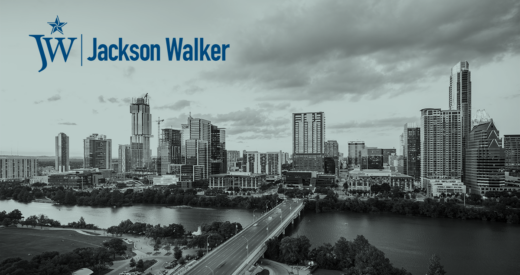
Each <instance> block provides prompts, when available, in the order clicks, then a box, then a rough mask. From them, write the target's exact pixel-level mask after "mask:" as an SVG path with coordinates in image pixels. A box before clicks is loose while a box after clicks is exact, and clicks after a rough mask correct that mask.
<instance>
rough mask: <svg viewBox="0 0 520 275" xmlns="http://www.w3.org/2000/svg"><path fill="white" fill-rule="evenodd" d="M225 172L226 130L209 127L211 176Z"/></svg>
mask: <svg viewBox="0 0 520 275" xmlns="http://www.w3.org/2000/svg"><path fill="white" fill-rule="evenodd" d="M227 171H228V170H227V153H226V130H225V129H224V128H218V127H217V126H215V125H211V174H225V173H227Z"/></svg>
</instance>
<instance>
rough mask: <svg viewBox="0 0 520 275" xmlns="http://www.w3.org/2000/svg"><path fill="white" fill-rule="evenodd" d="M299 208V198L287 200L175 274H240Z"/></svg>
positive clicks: (298, 214) (280, 232) (301, 203)
mask: <svg viewBox="0 0 520 275" xmlns="http://www.w3.org/2000/svg"><path fill="white" fill-rule="evenodd" d="M302 210H303V202H302V201H301V200H299V201H298V200H292V201H291V200H287V201H285V202H283V203H281V204H278V205H277V206H276V207H274V208H273V209H271V210H270V211H269V212H267V213H265V214H264V215H262V216H261V217H260V218H258V219H257V220H256V221H254V222H253V223H251V224H250V225H248V226H246V227H245V228H244V229H243V230H242V231H240V232H239V233H238V234H237V235H235V236H233V237H232V238H230V239H229V240H227V241H226V242H225V243H223V244H221V245H220V246H218V247H217V248H215V249H214V250H213V251H211V252H210V253H208V254H207V255H205V256H204V257H203V258H202V259H200V260H198V261H196V262H195V263H194V264H193V265H191V266H189V267H188V268H186V269H185V270H182V271H179V272H177V273H174V274H175V275H177V274H178V275H181V274H182V275H184V274H189V275H201V274H209V275H218V274H221V275H238V274H244V273H245V271H246V270H247V269H248V268H250V267H251V266H252V265H253V264H254V263H255V262H256V261H257V260H258V259H260V258H261V257H262V256H263V254H264V252H265V250H266V246H265V242H266V241H267V240H268V239H270V238H272V237H275V236H279V235H280V234H282V233H283V232H284V230H285V228H287V226H289V224H291V223H292V222H294V220H295V219H296V218H298V217H299V216H300V212H301V211H302Z"/></svg>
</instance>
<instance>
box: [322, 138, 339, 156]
mask: <svg viewBox="0 0 520 275" xmlns="http://www.w3.org/2000/svg"><path fill="white" fill-rule="evenodd" d="M325 156H326V157H339V151H338V142H337V141H335V140H329V141H327V142H325Z"/></svg>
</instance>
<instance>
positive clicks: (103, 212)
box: [0, 200, 520, 274]
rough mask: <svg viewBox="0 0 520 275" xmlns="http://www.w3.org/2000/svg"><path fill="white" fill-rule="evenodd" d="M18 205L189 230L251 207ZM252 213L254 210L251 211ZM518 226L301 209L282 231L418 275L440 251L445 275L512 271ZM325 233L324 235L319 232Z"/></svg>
mask: <svg viewBox="0 0 520 275" xmlns="http://www.w3.org/2000/svg"><path fill="white" fill-rule="evenodd" d="M14 209H19V210H20V211H21V212H22V213H23V215H24V217H27V216H30V215H37V214H45V215H47V216H49V217H50V218H53V219H57V220H58V221H60V222H61V223H62V224H63V223H69V222H72V221H77V220H79V218H80V217H83V218H84V219H85V220H86V222H87V223H94V224H96V225H97V226H99V227H101V228H107V227H109V226H112V225H117V224H119V222H120V221H122V220H126V219H130V220H132V221H133V222H136V221H139V222H145V223H150V224H158V223H160V224H162V225H166V224H169V223H180V224H182V225H184V226H185V228H186V229H187V230H190V231H193V230H196V229H197V227H198V226H199V225H200V224H202V223H210V222H212V221H231V222H239V223H241V224H242V225H244V226H245V225H247V224H249V223H250V222H252V221H253V211H252V210H244V209H211V208H192V209H174V208H168V207H164V206H150V205H135V206H131V207H121V208H108V207H103V208H93V207H88V206H55V205H52V204H49V203H34V202H33V203H29V204H24V203H18V202H16V201H13V200H9V201H0V210H6V211H7V212H9V211H12V210H14ZM255 215H257V216H258V211H256V212H255ZM519 230H520V228H519V226H516V225H515V226H513V225H507V224H498V223H492V222H480V221H464V220H451V219H431V218H420V217H406V216H398V215H393V214H358V213H350V212H329V213H319V214H316V213H314V212H306V213H304V215H303V216H302V218H301V219H300V221H299V222H297V223H295V225H294V226H293V227H292V228H291V227H290V229H288V231H287V234H290V235H292V236H296V235H305V236H307V237H308V238H309V239H310V241H311V243H312V245H313V247H315V246H319V245H321V244H323V243H325V242H328V243H331V244H333V243H335V242H336V241H337V240H338V239H339V238H340V237H345V238H346V239H347V240H352V239H354V238H355V237H356V236H357V235H364V236H365V237H366V238H367V239H368V241H369V242H370V243H371V244H373V245H375V246H376V247H377V248H379V249H381V250H382V251H383V252H384V253H385V255H386V256H387V257H388V258H389V259H390V261H391V262H392V263H393V264H394V266H396V267H404V268H405V269H407V270H408V271H410V272H412V274H424V273H425V270H426V268H427V266H428V260H429V258H430V257H431V255H432V254H433V253H436V254H438V255H440V257H441V259H442V263H443V264H444V266H445V268H446V270H447V271H448V272H449V273H450V274H515V273H517V271H518V270H520V263H518V261H516V259H515V256H516V255H515V254H514V253H511V251H517V250H518V247H520V236H519V235H518V232H519ZM325 232H326V233H325Z"/></svg>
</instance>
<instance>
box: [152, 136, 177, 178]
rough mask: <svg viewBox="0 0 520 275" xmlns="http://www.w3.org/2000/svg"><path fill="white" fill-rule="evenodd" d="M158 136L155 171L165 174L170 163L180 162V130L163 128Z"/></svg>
mask: <svg viewBox="0 0 520 275" xmlns="http://www.w3.org/2000/svg"><path fill="white" fill-rule="evenodd" d="M161 131H162V133H161V136H160V138H159V146H158V147H157V173H158V174H159V175H166V173H167V172H168V167H169V165H170V164H171V163H174V164H180V163H181V160H182V156H181V139H182V134H181V130H178V129H172V128H164V129H161Z"/></svg>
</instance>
